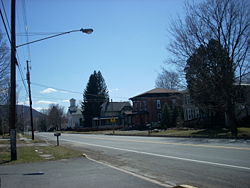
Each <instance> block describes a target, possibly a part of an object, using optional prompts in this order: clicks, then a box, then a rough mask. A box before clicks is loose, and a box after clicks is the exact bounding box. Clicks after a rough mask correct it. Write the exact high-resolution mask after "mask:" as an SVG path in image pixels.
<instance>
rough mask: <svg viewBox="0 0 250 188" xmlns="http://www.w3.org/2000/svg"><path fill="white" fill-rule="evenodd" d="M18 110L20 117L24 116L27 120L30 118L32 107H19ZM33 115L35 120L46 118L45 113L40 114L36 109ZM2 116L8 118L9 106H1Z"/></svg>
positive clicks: (0, 113) (0, 114) (33, 110)
mask: <svg viewBox="0 0 250 188" xmlns="http://www.w3.org/2000/svg"><path fill="white" fill-rule="evenodd" d="M16 110H17V115H18V116H20V115H22V116H23V118H25V119H26V118H30V107H29V106H25V105H17V108H16ZM32 114H33V118H38V117H42V116H45V115H44V114H43V113H41V112H38V111H37V110H35V109H32ZM0 116H2V117H4V116H5V117H8V106H7V105H0Z"/></svg>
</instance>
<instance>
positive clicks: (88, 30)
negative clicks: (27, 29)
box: [16, 28, 94, 48]
mask: <svg viewBox="0 0 250 188" xmlns="http://www.w3.org/2000/svg"><path fill="white" fill-rule="evenodd" d="M79 31H80V32H83V33H85V34H91V33H93V31H94V30H93V29H83V28H81V29H77V30H72V31H67V32H63V33H59V34H56V35H52V36H48V37H45V38H42V39H38V40H34V41H31V42H27V43H24V44H20V45H17V46H16V48H19V47H21V46H25V45H27V44H32V43H35V42H39V41H42V40H46V39H50V38H54V37H58V36H61V35H65V34H69V33H73V32H79Z"/></svg>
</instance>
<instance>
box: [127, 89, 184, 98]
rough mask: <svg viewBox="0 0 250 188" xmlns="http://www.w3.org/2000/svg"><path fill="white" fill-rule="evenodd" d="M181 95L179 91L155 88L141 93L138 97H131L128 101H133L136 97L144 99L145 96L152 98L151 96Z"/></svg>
mask: <svg viewBox="0 0 250 188" xmlns="http://www.w3.org/2000/svg"><path fill="white" fill-rule="evenodd" d="M179 93H181V92H180V91H177V90H172V89H165V88H155V89H151V90H149V91H146V92H144V93H141V94H139V95H136V96H134V97H131V98H130V100H133V99H134V98H137V97H146V96H153V95H155V94H156V95H165V94H179Z"/></svg>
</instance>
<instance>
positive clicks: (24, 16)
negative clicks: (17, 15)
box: [22, 0, 31, 62]
mask: <svg viewBox="0 0 250 188" xmlns="http://www.w3.org/2000/svg"><path fill="white" fill-rule="evenodd" d="M25 2H26V1H25V0H23V1H22V9H23V11H22V15H23V22H24V31H25V34H26V43H28V42H29V35H28V34H29V33H28V21H27V11H26V3H25ZM26 46H27V51H28V58H29V61H30V62H31V53H30V45H29V44H27V45H26Z"/></svg>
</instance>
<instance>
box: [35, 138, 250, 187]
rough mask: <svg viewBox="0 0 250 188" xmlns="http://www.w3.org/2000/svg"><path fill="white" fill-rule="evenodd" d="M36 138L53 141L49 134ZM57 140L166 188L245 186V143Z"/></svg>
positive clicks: (249, 158) (249, 145)
mask: <svg viewBox="0 0 250 188" xmlns="http://www.w3.org/2000/svg"><path fill="white" fill-rule="evenodd" d="M38 135H39V136H43V137H44V138H47V139H50V140H55V139H56V138H55V137H54V136H53V134H52V133H38ZM60 141H61V143H62V144H68V145H71V146H72V147H77V148H79V149H82V151H83V152H85V153H86V154H87V155H89V156H90V157H92V158H94V159H96V160H99V161H105V162H108V163H110V164H113V165H114V166H117V167H119V168H122V169H125V170H128V171H131V172H134V173H136V174H140V175H142V176H145V177H148V178H150V179H154V180H157V181H159V182H163V183H166V184H169V185H180V184H187V185H192V186H196V187H200V188H201V187H204V188H211V187H213V188H217V187H218V188H223V187H225V188H231V187H232V188H241V187H242V188H247V187H250V140H233V139H231V140H230V139H229V140H228V139H193V138H163V137H161V138H157V137H131V136H129V137H127V136H105V135H82V134H62V136H61V137H60Z"/></svg>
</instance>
